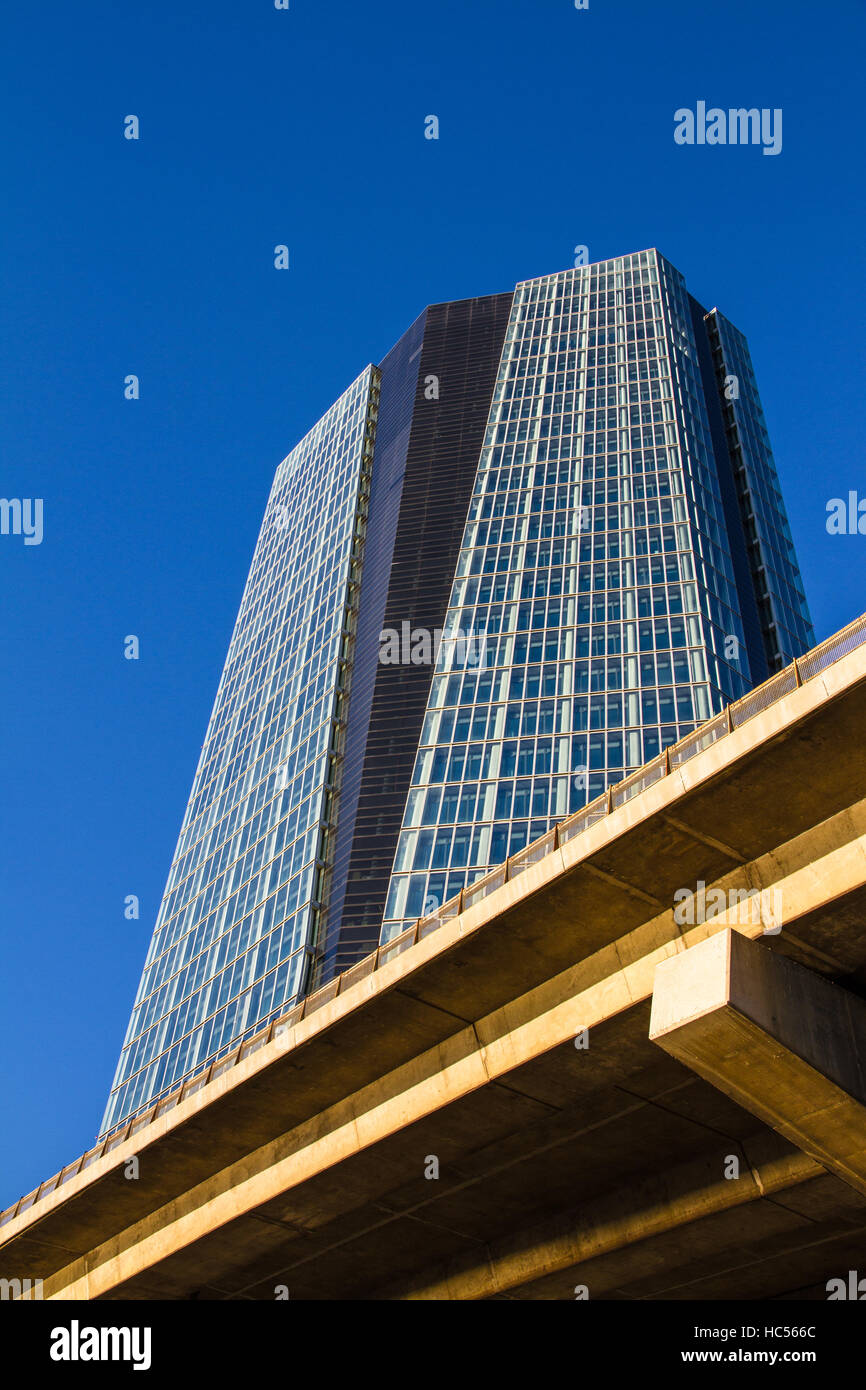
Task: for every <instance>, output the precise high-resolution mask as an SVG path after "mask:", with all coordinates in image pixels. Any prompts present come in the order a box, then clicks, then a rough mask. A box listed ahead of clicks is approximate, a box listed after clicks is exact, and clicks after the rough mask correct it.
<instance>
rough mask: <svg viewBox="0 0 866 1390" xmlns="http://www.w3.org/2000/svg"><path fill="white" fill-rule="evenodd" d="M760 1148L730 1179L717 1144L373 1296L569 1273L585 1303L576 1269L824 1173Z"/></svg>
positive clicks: (458, 1293)
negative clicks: (481, 1255) (483, 1254)
mask: <svg viewBox="0 0 866 1390" xmlns="http://www.w3.org/2000/svg"><path fill="white" fill-rule="evenodd" d="M759 1147H760V1149H761V1153H760V1158H757V1157H756V1159H755V1160H754V1161H753V1162H752V1163H751V1164H750V1163H749V1159H748V1157H747V1149H746V1148H744V1150H743V1160H744V1163H745V1165H746V1166H745V1167H744V1168H743V1169H742V1171H741V1172H740V1174H739V1176H738V1177H737V1178H733V1179H729V1178H726V1176H725V1164H726V1158H727V1150H729V1149H730V1141H728V1142H727V1143H720V1144H719V1145H717V1147H716V1151H714V1152H712V1153H710V1154H707V1155H706V1156H705V1157H703V1158H701V1159H699V1160H697V1161H695V1162H692V1163H684V1164H682V1165H681V1166H679V1167H676V1168H673V1169H671V1170H669V1171H667V1172H665V1171H661V1172H657V1173H650V1174H645V1175H644V1176H643V1177H641V1179H640V1180H639V1181H637V1182H635V1183H634V1184H633V1186H632V1187H631V1188H630V1189H629V1191H628V1192H624V1191H623V1190H622V1189H617V1190H616V1191H614V1192H611V1193H609V1194H607V1195H605V1196H604V1197H602V1198H599V1199H598V1200H596V1201H594V1202H591V1203H589V1204H588V1205H587V1206H585V1207H584V1208H583V1209H582V1210H581V1211H579V1212H578V1211H572V1212H562V1213H561V1214H558V1215H557V1216H556V1217H555V1218H554V1219H552V1220H548V1221H544V1222H542V1223H540V1224H539V1225H537V1226H535V1227H532V1228H531V1229H530V1230H527V1231H522V1232H520V1234H518V1235H515V1236H510V1237H509V1238H508V1239H507V1240H499V1241H495V1242H492V1243H491V1244H490V1245H488V1247H487V1258H486V1259H485V1260H484V1261H479V1260H477V1259H474V1260H473V1259H465V1258H464V1259H460V1260H452V1261H449V1262H448V1263H447V1264H445V1265H443V1266H440V1267H439V1268H438V1269H437V1270H436V1271H435V1272H434V1273H433V1274H432V1275H431V1276H430V1277H429V1278H428V1279H426V1280H425V1281H424V1283H423V1284H418V1285H415V1286H414V1287H412V1288H410V1289H408V1290H397V1289H390V1290H388V1291H386V1292H384V1293H382V1294H380V1295H379V1297H384V1298H399V1299H406V1300H409V1301H416V1300H430V1299H435V1300H442V1299H447V1300H452V1299H453V1300H478V1299H484V1298H491V1297H493V1296H494V1295H497V1294H504V1293H508V1292H510V1291H512V1290H514V1289H517V1288H520V1287H521V1286H523V1285H526V1284H530V1283H533V1282H534V1281H536V1280H538V1279H544V1278H547V1277H548V1276H550V1275H551V1274H555V1273H558V1272H561V1271H563V1270H566V1269H572V1270H573V1271H574V1275H575V1282H576V1283H583V1284H586V1286H587V1289H588V1292H589V1297H590V1298H592V1296H593V1289H592V1286H591V1282H589V1283H587V1280H586V1279H583V1280H581V1278H580V1266H581V1265H583V1264H585V1263H587V1262H588V1261H590V1260H596V1259H598V1258H599V1257H600V1256H603V1255H607V1254H609V1253H611V1252H612V1251H615V1250H622V1249H624V1248H626V1247H627V1246H631V1245H633V1244H635V1243H636V1242H639V1241H649V1240H652V1239H653V1238H655V1237H658V1236H660V1235H662V1234H664V1233H665V1232H667V1231H671V1230H673V1229H675V1228H676V1227H678V1226H684V1225H687V1224H688V1223H689V1222H692V1221H699V1220H702V1219H704V1218H706V1217H711V1216H715V1215H718V1214H719V1213H721V1212H725V1211H730V1210H732V1209H734V1208H736V1207H740V1206H744V1205H746V1204H747V1203H750V1202H754V1201H758V1200H761V1199H762V1198H764V1197H768V1196H771V1195H772V1194H773V1193H777V1192H782V1191H785V1190H787V1189H789V1188H791V1187H794V1186H797V1185H798V1184H799V1183H803V1182H808V1181H810V1180H811V1179H813V1178H816V1177H820V1176H821V1174H822V1172H823V1169H822V1168H821V1167H820V1166H819V1165H818V1164H817V1163H815V1162H813V1161H812V1160H811V1159H809V1158H808V1157H806V1155H805V1154H801V1153H798V1152H797V1151H796V1150H793V1151H792V1150H791V1149H790V1147H789V1145H787V1144H783V1143H782V1142H781V1141H780V1140H778V1139H775V1138H774V1137H773V1136H767V1137H766V1139H765V1140H764V1141H762V1142H761V1144H760V1145H759Z"/></svg>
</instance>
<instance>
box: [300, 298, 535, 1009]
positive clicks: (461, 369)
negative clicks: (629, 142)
mask: <svg viewBox="0 0 866 1390" xmlns="http://www.w3.org/2000/svg"><path fill="white" fill-rule="evenodd" d="M512 297H513V293H512V292H509V293H507V294H501V295H490V296H486V297H484V298H480V299H466V300H458V301H456V302H453V303H449V304H436V305H432V306H431V307H430V308H429V309H428V310H427V314H426V320H425V324H424V337H423V347H422V351H421V354H420V370H419V372H418V376H417V383H416V388H415V397H414V413H413V414H412V416H411V430H410V432H409V442H408V450H407V454H406V466H405V476H404V478H403V480H402V487H401V489H400V510H399V518H398V521H397V528H396V537H395V540H394V545H393V555H392V566H391V574H390V582H389V584H388V593H387V600H386V603H385V609H384V616H383V618H382V620H381V623H378V622H372V621H368V622H367V625H366V626H365V630H364V633H363V635H362V633H361V631H360V622H359V633H358V639H359V640H358V643H357V648H356V658H355V665H356V669H357V671H358V672H359V679H360V680H361V681H362V683H363V687H364V688H366V686H367V683H368V682H369V679H370V671H371V670H372V672H373V680H374V692H373V697H372V707H371V709H370V713H369V721H368V726H367V729H368V732H367V743H366V748H365V749H364V762H363V770H362V774H361V780H360V787H359V789H358V792H357V799H356V800H355V803H354V809H353V814H352V843H351V854H350V858H349V864H348V872H347V873H346V871H345V869H344V868H343V860H342V858H341V859H340V861H339V863H338V862H337V859H336V856H335V870H334V880H333V881H334V888H333V891H332V894H331V896H330V900H329V901H330V903H331V905H332V907H333V912H332V910H331V908H330V907H329V911H328V922H329V926H328V933H327V942H326V948H325V956H324V958H323V959H322V960H321V961H320V964H319V969H318V971H317V974H316V980H317V983H320V984H322V983H326V982H327V980H328V979H329V978H331V976H332V975H333V974H334V973H338V972H339V971H341V970H344V969H346V968H347V967H348V966H350V965H352V964H354V962H355V961H357V960H359V959H361V958H362V957H363V956H365V955H366V954H368V952H370V951H372V950H375V948H376V946H377V945H378V941H379V931H380V928H381V924H382V915H383V912H384V908H385V898H386V895H387V891H388V882H389V878H390V874H391V865H392V863H393V859H394V852H395V849H396V845H397V839H398V836H399V833H400V826H401V822H402V817H403V808H404V805H405V801H406V794H407V792H408V789H409V782H410V779H411V776H412V768H413V765H414V761H415V753H416V750H417V747H418V742H419V739H420V735H421V727H422V724H423V721H424V714H425V711H426V706H427V697H428V694H429V691H430V682H431V680H432V676H433V670H432V667H431V666H414V665H393V666H392V665H381V664H380V663H379V661H378V637H379V632H380V631H381V629H382V628H383V627H384V628H394V629H396V630H397V631H400V629H401V624H402V623H403V622H408V623H409V624H410V625H411V627H412V628H427V629H428V630H430V631H431V632H433V631H435V629H437V628H441V627H442V625H443V623H444V619H445V614H446V611H447V608H448V600H449V597H450V594H451V584H452V581H453V578H454V571H455V568H456V565H457V556H458V554H459V550H460V543H461V540H462V537H463V528H464V523H465V520H466V512H467V509H468V506H469V498H470V496H471V493H472V487H473V484H474V481H475V473H476V468H477V465H478V458H479V455H480V452H481V446H482V443H483V440H484V430H485V427H486V424H487V416H488V409H489V405H490V399H491V396H492V394H493V387H494V385H495V381H496V373H497V369H498V366H499V358H500V354H501V351H502V343H503V340H504V337H505V331H506V328H507V326H508V318H509V314H510V311H511V301H512ZM410 331H411V330H410ZM398 346H399V345H398ZM395 351H396V349H395ZM389 357H390V354H389ZM392 365H393V364H392ZM388 366H389V360H388V359H386V360H385V362H384V363H383V385H382V413H381V414H380V423H379V431H380V433H377V445H376V462H375V463H374V475H375V472H376V467H377V465H378V464H379V451H380V448H381V449H383V450H388V449H390V448H392V447H393V438H394V437H395V436H396V435H399V433H400V430H399V421H398V420H397V419H395V418H386V417H385V414H384V412H385V408H386V407H385V401H386V387H385V379H384V373H385V370H386V369H387V368H388ZM431 376H435V377H437V378H438V390H439V398H438V400H437V399H429V400H428V399H427V398H426V395H425V382H426V381H427V379H428V378H429V377H431ZM399 389H400V388H399V387H398V386H397V385H396V383H395V386H394V398H393V399H394V400H396V396H397V394H398V393H399ZM406 424H407V425H408V424H409V416H408V414H407V418H406ZM394 487H395V489H396V487H397V483H396V482H395V483H394ZM372 514H373V505H372V501H371V519H372ZM371 530H372V528H371ZM369 544H370V536H369V535H368V545H369ZM386 564H387V559H386V556H385V555H384V553H383V554H382V555H380V556H377V555H376V554H375V552H374V551H373V550H372V549H371V550H370V551H368V550H367V548H366V547H365V560H364V570H365V579H364V585H366V583H367V579H366V574H367V567H368V565H370V566H372V567H377V566H379V565H381V566H385V565H386ZM371 582H372V583H373V584H375V583H376V580H375V579H374V580H372V581H371ZM363 587H364V586H363V585H362V590H363ZM369 617H372V609H371V613H370V615H369ZM362 670H363V674H361V672H362ZM353 680H354V677H353ZM349 708H350V723H352V722H353V720H354V718H355V712H356V711H355V710H353V707H352V698H351V697H350V706H349ZM360 742H361V741H360V740H359V746H360ZM347 758H348V749H347ZM350 771H351V775H352V776H353V777H356V776H357V771H356V770H355V769H354V768H352V769H351V770H350V769H349V768H348V767H347V768H346V771H345V777H346V785H348V779H349V775H350ZM343 807H344V809H343V810H338V820H339V819H341V818H342V816H343V815H344V814H347V803H346V802H344V803H343ZM338 834H339V832H338ZM343 843H345V842H344V841H341V844H340V846H339V849H338V853H341V854H342V852H343ZM344 874H345V887H344V888H343V885H342V883H341V882H340V883H339V884H338V877H339V878H342V876H343V875H344ZM338 893H339V895H340V896H341V898H342V910H341V912H340V915H339V920H338V918H337V905H338Z"/></svg>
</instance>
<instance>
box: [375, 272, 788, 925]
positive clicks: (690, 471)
mask: <svg viewBox="0 0 866 1390" xmlns="http://www.w3.org/2000/svg"><path fill="white" fill-rule="evenodd" d="M734 333H735V330H731V329H730V326H728V325H726V326H725V328H724V330H723V337H722V341H723V343H724V350H725V351H726V352H727V353H728V355H729V356H730V357H731V359H732V360H735V362H736V366H737V367H738V368H739V369H740V371H741V372H742V376H743V383H744V392H743V395H744V397H745V402H744V404H745V412H744V411H743V410H742V409H741V414H743V413H745V414H746V415H747V418H748V424H747V425H746V426H742V425H740V426H739V428H740V430H741V431H742V432H743V434H745V435H746V437H747V438H748V441H749V444H748V447H749V449H751V451H752V452H751V453H750V454H749V458H750V459H752V458H754V457H755V455H756V451H757V449H758V445H759V444H760V445H761V447H763V440H764V438H765V432H764V433H763V434H762V433H761V426H760V425H759V426H757V432H756V428H755V426H756V422H757V421H759V420H760V415H759V410H760V407H759V406H758V405H757V397H756V395H754V398H753V396H752V394H751V393H753V389H754V387H753V378H752V376H751V368H750V366H749V367H748V371H747V367H746V360H747V359H746V358H744V356H743V353H742V349H741V348H740V347H739V343H741V342H742V339H741V337H740V335H736V337H734ZM735 354H736V355H735ZM716 389H717V386H716V383H715V381H714V380H708V379H707V377H706V375H705V374H702V372H701V364H700V358H699V352H698V343H697V341H696V336H695V325H694V323H693V316H692V311H691V306H690V302H689V298H688V295H687V293H686V289H685V284H684V281H683V278H682V276H681V275H680V274H679V272H678V271H676V270H675V269H674V267H673V266H671V265H670V264H669V263H668V262H666V261H665V260H664V259H663V258H662V257H661V256H659V255H658V253H657V252H656V251H646V252H641V253H639V254H636V255H632V256H625V257H622V258H618V259H615V260H611V261H606V262H602V263H599V264H596V265H591V266H586V267H581V268H580V269H576V270H573V271H566V272H563V273H561V274H558V275H552V276H547V277H544V278H542V279H538V280H532V281H528V282H526V283H524V284H522V285H519V286H518V287H517V290H516V292H515V296H514V302H513V307H512V312H511V318H510V322H509V326H508V330H507V333H506V339H505V345H504V349H503V353H502V360H501V364H500V369H499V374H498V379H497V382H496V386H495V389H494V393H493V399H492V402H491V407H490V415H489V420H488V425H487V432H486V436H485V441H484V446H483V448H482V451H481V457H480V461H479V466H478V473H477V477H476V483H475V489H474V493H473V497H472V501H471V504H470V508H469V514H468V516H467V521H466V527H465V531H464V536H463V545H462V548H461V551H460V556H459V560H458V564H457V571H456V575H455V580H454V585H453V588H452V593H451V601H450V605H449V610H448V618H447V621H446V628H449V629H460V630H461V631H462V632H473V633H476V634H483V635H484V637H485V639H486V653H485V665H484V669H483V670H476V669H472V668H470V667H467V669H465V670H459V671H457V670H454V669H451V670H446V669H445V663H446V662H447V661H448V660H449V659H450V653H449V652H448V651H447V649H445V648H443V651H442V653H441V656H440V661H441V663H442V666H441V668H440V669H438V670H437V673H436V675H435V677H434V680H433V683H432V687H431V692H430V698H429V702H428V708H427V716H426V720H425V724H424V728H423V731H422V735H421V742H420V745H419V748H418V753H417V756H416V760H415V767H414V771H413V776H412V784H411V788H410V790H409V793H408V797H407V802H406V809H405V814H404V818H403V827H402V830H401V834H400V838H399V841H398V844H397V848H396V854H395V859H394V868H393V875H392V879H391V884H390V888H389V894H388V900H387V905H386V910H385V919H384V923H383V929H382V940H383V941H387V940H390V939H391V938H392V937H393V936H396V935H399V934H400V932H402V931H403V930H405V928H406V927H407V926H408V925H409V924H410V923H411V922H412V921H414V920H415V919H416V918H417V917H419V916H421V915H423V914H424V913H425V912H428V911H432V910H433V909H434V908H435V907H436V906H439V905H441V904H442V903H443V902H445V901H447V900H448V899H450V898H452V897H453V896H454V895H455V894H456V893H457V892H458V891H459V890H460V888H461V887H464V886H465V885H466V884H468V883H471V882H472V881H474V880H475V879H476V878H478V877H480V876H481V875H483V874H484V873H485V872H487V870H488V869H490V868H491V867H493V866H494V865H496V864H499V863H501V862H502V861H503V860H504V859H505V858H506V857H507V856H508V855H509V854H514V853H515V852H516V851H518V850H520V849H522V848H523V847H524V845H526V844H527V843H529V842H530V841H532V840H534V839H535V838H537V837H538V836H539V835H542V834H544V832H545V831H546V830H547V829H549V828H550V826H551V825H552V824H553V823H554V822H555V821H556V820H557V819H559V818H561V817H562V816H564V815H566V814H568V813H569V812H570V811H574V810H576V809H578V808H579V807H580V806H582V805H584V804H585V803H586V802H587V801H591V800H593V799H594V798H595V797H596V796H598V795H599V794H600V793H601V792H603V791H604V790H605V789H606V788H607V787H608V786H610V785H611V784H612V783H614V782H617V781H619V780H621V779H622V778H623V777H624V776H625V775H626V774H627V773H628V772H629V771H630V770H633V769H635V768H637V767H639V766H640V765H641V764H642V763H644V762H646V761H648V760H649V759H650V758H652V757H654V756H655V755H656V754H657V753H659V752H660V751H661V750H662V749H663V748H665V747H666V746H667V745H668V744H670V743H673V742H675V741H676V740H677V739H678V738H680V737H681V736H682V735H684V734H686V733H688V732H690V730H691V729H692V728H693V727H694V726H695V725H696V724H697V723H700V722H701V721H702V720H704V719H707V718H708V717H710V716H711V715H712V714H714V713H716V712H718V711H719V710H720V709H721V708H722V707H723V706H724V705H725V704H727V703H729V702H730V701H731V700H733V699H736V698H737V697H738V696H739V695H741V694H743V693H744V692H745V690H747V689H748V688H749V687H750V686H751V685H752V684H754V683H755V681H756V680H757V679H760V678H761V675H762V674H763V660H764V652H763V649H761V648H759V647H758V645H757V643H756V642H755V640H754V637H753V636H752V635H751V633H750V634H749V636H750V638H751V640H747V630H746V628H745V627H744V624H743V620H742V612H741V608H742V604H741V592H740V590H738V583H737V574H736V572H735V565H734V557H733V554H732V537H731V534H730V529H729V528H730V525H731V523H730V518H729V517H728V516H726V512H725V506H724V499H723V485H724V483H725V481H726V478H725V477H724V476H723V475H724V474H725V473H729V472H730V467H731V464H730V461H729V459H728V457H727V456H725V455H724V454H723V455H722V456H721V457H720V456H719V450H717V449H716V448H715V446H714V442H713V438H712V430H711V424H710V418H709V412H708V409H707V395H706V393H707V392H712V393H715V391H716ZM737 418H738V420H739V417H737ZM750 427H751V428H750ZM761 464H762V469H761V472H760V477H761V478H762V480H763V481H764V483H765V488H764V490H763V491H762V492H761V493H760V496H761V500H762V502H764V503H765V508H766V510H765V511H764V512H763V513H762V514H761V515H762V519H764V526H763V528H762V535H766V536H767V537H770V536H771V537H772V542H773V543H772V545H771V544H770V542H769V540H768V541H767V542H766V545H767V548H768V549H769V550H770V551H771V553H772V555H773V556H774V557H777V558H778V560H779V564H780V566H781V568H782V570H784V572H785V575H786V581H785V582H783V581H782V580H781V579H779V578H776V577H775V575H774V574H771V576H770V579H769V580H768V583H769V585H770V591H771V593H774V592H776V591H783V592H784V593H785V594H786V595H787V597H788V601H789V606H790V605H791V604H792V603H793V601H794V599H795V598H796V599H797V600H800V599H802V594H801V592H800V591H799V588H798V585H799V580H798V578H797V576H796V565H795V562H794V561H793V555H792V551H791V549H790V536H789V534H788V532H787V525H786V523H785V524H784V529H782V522H783V521H784V513H783V512H782V513H780V511H779V510H778V509H777V507H776V498H777V497H778V484H777V483H776V482H775V469H774V468H773V466H772V458H771V456H769V465H768V466H767V462H766V458H765V456H764V455H763V454H762V455H761ZM757 473H758V470H757V468H756V469H754V470H753V473H752V475H751V476H756V475H757ZM780 516H781V521H780V519H779V518H780ZM767 518H769V520H768V519H767ZM785 543H787V546H788V547H789V548H787V549H785V548H784V545H785ZM743 582H744V581H743V577H742V576H741V579H740V588H741V589H742V586H743ZM786 611H787V610H786ZM797 611H798V612H801V611H802V610H800V609H799V608H798V610H797ZM810 640H811V629H808V628H807V619H806V620H804V621H803V626H802V629H801V631H800V632H799V633H798V640H797V641H796V642H795V643H793V644H791V645H792V646H793V648H794V650H796V651H800V650H803V649H804V647H805V646H807V645H809V642H810ZM788 649H789V650H790V647H789V648H788ZM788 659H790V658H788Z"/></svg>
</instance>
